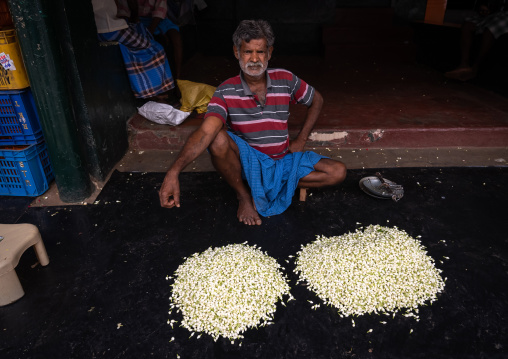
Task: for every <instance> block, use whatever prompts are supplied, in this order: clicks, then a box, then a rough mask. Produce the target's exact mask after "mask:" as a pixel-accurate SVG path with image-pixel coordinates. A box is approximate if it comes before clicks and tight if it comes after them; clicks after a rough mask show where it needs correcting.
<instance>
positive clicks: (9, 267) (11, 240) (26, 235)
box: [0, 223, 49, 306]
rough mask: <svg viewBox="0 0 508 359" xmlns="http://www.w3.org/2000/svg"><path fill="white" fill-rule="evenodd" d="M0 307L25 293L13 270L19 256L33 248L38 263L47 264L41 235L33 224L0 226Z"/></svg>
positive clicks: (47, 259) (46, 255)
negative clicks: (0, 238)
mask: <svg viewBox="0 0 508 359" xmlns="http://www.w3.org/2000/svg"><path fill="white" fill-rule="evenodd" d="M0 237H3V238H2V240H0V306H3V305H7V304H10V303H12V302H15V301H16V300H18V299H19V298H21V297H22V296H23V295H24V294H25V292H24V291H23V287H22V286H21V283H20V282H19V278H18V275H17V274H16V271H15V270H14V269H15V268H16V266H17V265H18V263H19V258H20V257H21V255H22V254H23V253H24V252H25V251H26V250H27V249H28V248H30V247H31V246H34V249H35V254H36V255H37V259H38V260H39V263H40V264H41V265H43V266H46V265H48V264H49V258H48V254H47V252H46V248H45V247H44V242H43V241H42V238H41V234H40V233H39V230H38V229H37V227H36V226H34V225H33V224H28V223H22V224H0Z"/></svg>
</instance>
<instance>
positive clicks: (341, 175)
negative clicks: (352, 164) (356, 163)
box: [330, 161, 347, 185]
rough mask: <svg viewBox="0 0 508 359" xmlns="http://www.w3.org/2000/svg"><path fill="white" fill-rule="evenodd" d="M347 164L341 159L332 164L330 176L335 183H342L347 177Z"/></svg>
mask: <svg viewBox="0 0 508 359" xmlns="http://www.w3.org/2000/svg"><path fill="white" fill-rule="evenodd" d="M346 174H347V168H346V165H345V164H344V163H342V162H339V161H333V162H332V163H331V165H330V177H331V180H332V181H333V184H334V185H337V184H339V183H342V182H343V181H344V180H345V179H346Z"/></svg>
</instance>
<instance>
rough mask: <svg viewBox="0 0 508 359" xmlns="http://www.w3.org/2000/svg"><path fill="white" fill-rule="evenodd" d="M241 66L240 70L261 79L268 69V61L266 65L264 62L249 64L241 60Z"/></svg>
mask: <svg viewBox="0 0 508 359" xmlns="http://www.w3.org/2000/svg"><path fill="white" fill-rule="evenodd" d="M238 62H239V64H240V68H241V69H242V71H243V72H244V73H246V74H247V75H249V76H252V77H258V78H259V77H261V76H263V75H264V73H265V71H266V68H267V67H268V61H266V63H262V62H247V63H245V64H244V63H242V61H241V60H239V61H238Z"/></svg>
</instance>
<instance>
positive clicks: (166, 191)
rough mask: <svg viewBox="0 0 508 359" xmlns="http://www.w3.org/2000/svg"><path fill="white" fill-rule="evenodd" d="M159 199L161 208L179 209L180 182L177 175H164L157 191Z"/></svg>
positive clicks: (168, 173) (171, 173)
mask: <svg viewBox="0 0 508 359" xmlns="http://www.w3.org/2000/svg"><path fill="white" fill-rule="evenodd" d="M159 199H160V202H161V207H165V208H173V207H175V206H176V207H180V181H178V174H177V175H175V174H174V173H173V172H170V171H168V172H167V173H166V177H164V182H163V183H162V186H161V189H160V191H159Z"/></svg>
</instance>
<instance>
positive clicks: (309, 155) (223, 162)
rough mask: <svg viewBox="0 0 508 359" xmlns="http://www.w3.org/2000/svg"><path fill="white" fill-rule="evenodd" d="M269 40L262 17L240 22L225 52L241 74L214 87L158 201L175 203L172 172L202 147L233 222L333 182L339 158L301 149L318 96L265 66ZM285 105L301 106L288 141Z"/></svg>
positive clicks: (342, 170) (247, 220) (340, 175)
mask: <svg viewBox="0 0 508 359" xmlns="http://www.w3.org/2000/svg"><path fill="white" fill-rule="evenodd" d="M273 42H274V36H273V32H272V29H271V27H270V25H269V24H268V23H267V22H266V21H263V20H257V21H254V20H244V21H242V22H241V23H240V25H239V26H238V28H237V29H236V31H235V33H234V35H233V43H234V46H233V50H234V53H235V56H236V58H237V59H238V61H239V64H240V68H241V73H240V75H238V76H236V77H233V78H231V79H229V80H227V81H225V82H224V83H222V84H221V85H220V86H219V87H218V88H217V90H216V91H215V94H214V96H213V98H212V99H211V101H210V103H209V105H208V112H207V113H206V115H205V119H204V120H203V123H202V125H201V126H200V128H199V129H197V130H196V131H195V132H194V133H193V134H191V136H190V137H189V139H188V140H187V142H186V144H185V146H184V147H183V149H182V151H181V152H180V154H179V155H178V157H177V159H176V160H175V162H174V163H173V164H172V166H171V168H170V169H169V170H168V172H167V174H166V177H165V178H164V183H163V184H162V187H161V190H160V192H159V197H160V202H161V206H162V207H167V208H172V207H174V206H176V207H180V185H179V181H178V175H179V174H180V172H181V171H182V170H183V169H184V168H185V167H186V166H187V165H188V164H189V163H191V162H192V161H193V160H194V159H196V158H197V157H198V156H199V155H200V154H201V153H202V152H203V151H205V150H206V149H207V148H208V150H209V152H210V154H211V156H212V162H213V164H214V166H215V168H216V169H217V171H218V172H219V173H220V174H221V175H222V176H223V177H224V178H225V180H226V181H227V182H228V184H229V185H230V186H231V187H232V188H233V189H234V191H235V192H236V195H237V198H238V201H239V206H238V212H237V217H238V220H239V221H240V222H243V223H244V224H247V225H259V224H261V218H260V216H259V215H260V214H261V215H262V216H270V215H275V214H279V213H282V212H283V211H284V210H286V209H287V207H288V206H289V205H290V204H291V200H292V197H293V195H294V191H295V189H296V188H297V187H302V188H316V187H323V186H333V185H337V184H339V183H341V182H342V181H343V180H344V178H345V177H346V167H345V166H344V164H343V163H341V162H338V161H334V160H332V159H329V158H325V157H323V156H320V155H318V154H316V153H314V152H302V150H303V148H304V146H305V143H306V141H307V138H308V136H309V134H310V132H311V130H312V128H313V126H314V124H315V122H316V120H317V118H318V115H319V113H320V111H321V107H322V104H323V98H322V97H321V95H320V94H319V92H317V91H316V90H315V89H314V88H313V87H311V86H309V85H308V84H306V83H305V82H304V81H302V80H300V79H299V78H298V77H296V76H295V75H294V74H292V73H291V72H289V71H287V70H282V69H267V66H268V60H270V57H271V55H272V51H273ZM290 103H299V104H303V105H306V106H307V107H308V110H307V114H306V118H305V122H304V124H303V126H302V129H301V131H300V133H299V134H298V136H297V138H296V139H295V140H293V141H289V136H288V124H287V121H288V117H289V104H290ZM242 177H244V178H246V179H247V182H248V184H249V187H250V190H249V188H248V187H247V186H246V185H245V183H244V182H243V180H242Z"/></svg>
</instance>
